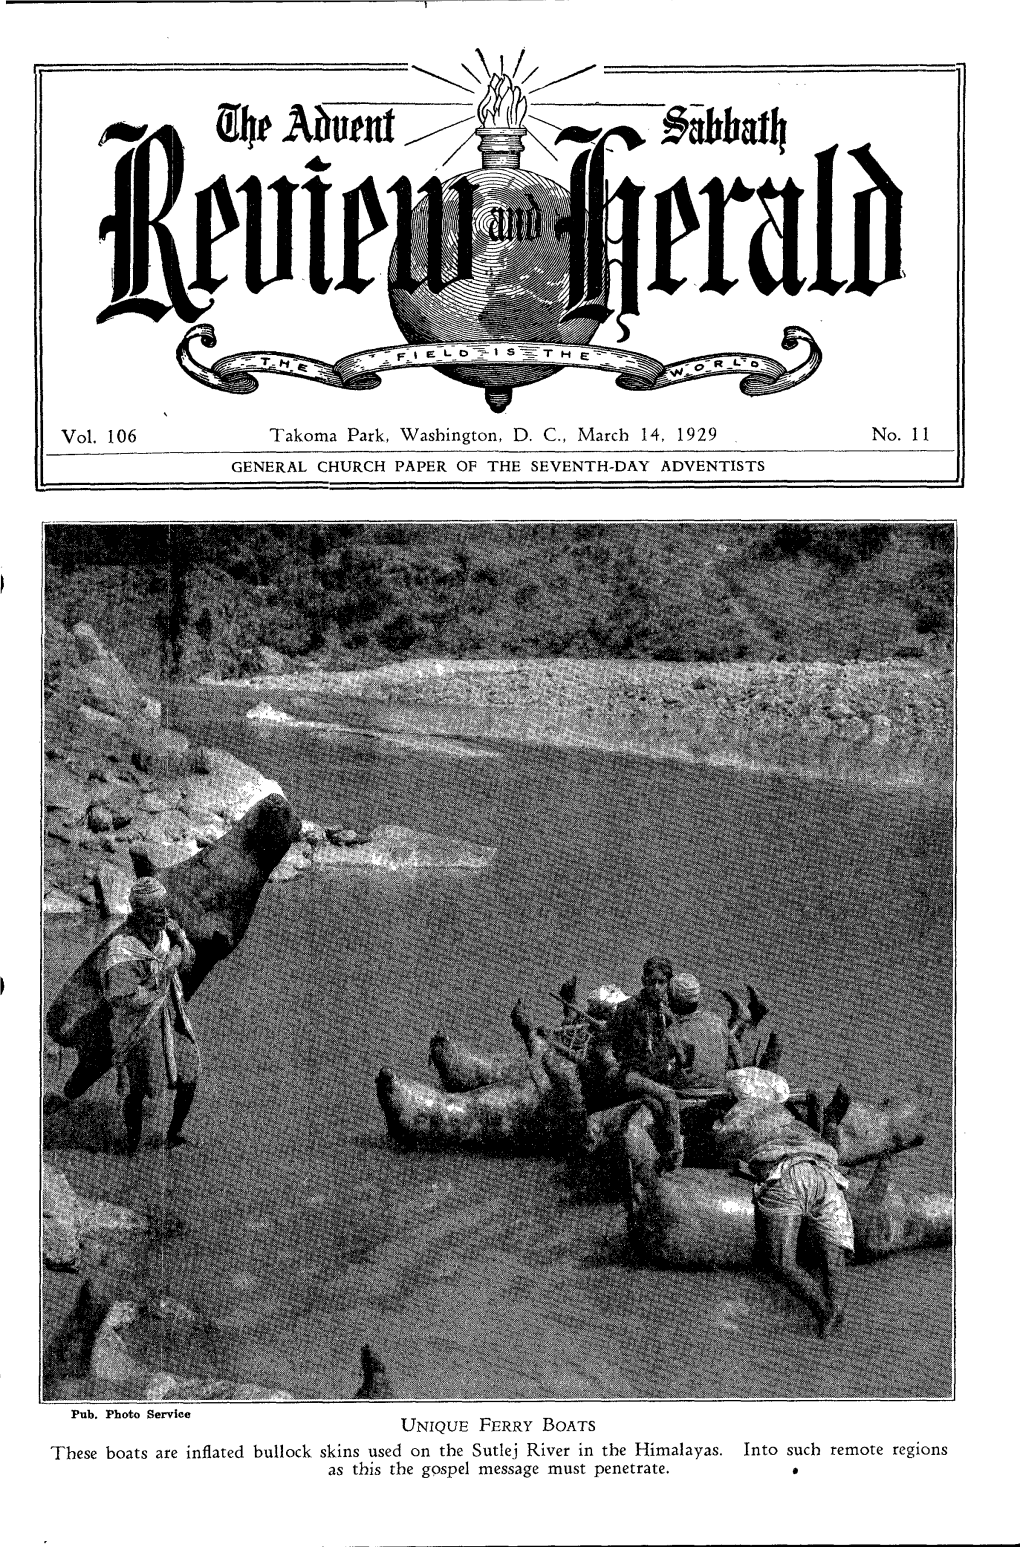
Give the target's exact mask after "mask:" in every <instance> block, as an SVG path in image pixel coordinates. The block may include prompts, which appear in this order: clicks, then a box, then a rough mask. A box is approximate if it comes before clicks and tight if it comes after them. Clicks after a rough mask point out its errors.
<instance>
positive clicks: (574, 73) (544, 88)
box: [531, 64, 598, 96]
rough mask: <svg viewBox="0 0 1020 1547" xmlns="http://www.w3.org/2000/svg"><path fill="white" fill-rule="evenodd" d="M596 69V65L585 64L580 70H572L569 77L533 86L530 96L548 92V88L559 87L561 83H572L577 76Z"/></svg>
mask: <svg viewBox="0 0 1020 1547" xmlns="http://www.w3.org/2000/svg"><path fill="white" fill-rule="evenodd" d="M597 69H598V65H594V64H586V65H585V66H584V67H583V68H582V69H580V70H572V71H571V72H570V74H569V75H558V76H557V77H556V79H555V80H554V81H546V83H545V85H544V86H533V87H532V88H531V95H532V96H534V95H535V94H536V92H539V91H548V90H549V87H550V86H559V85H561V84H562V82H563V81H572V80H574V78H575V77H576V76H578V75H587V74H588V71H589V70H597ZM532 73H534V72H532Z"/></svg>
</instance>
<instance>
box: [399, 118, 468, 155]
mask: <svg viewBox="0 0 1020 1547" xmlns="http://www.w3.org/2000/svg"><path fill="white" fill-rule="evenodd" d="M470 123H474V119H473V118H456V119H454V121H453V123H452V124H443V125H442V126H441V127H440V128H438V129H430V130H429V132H428V134H419V135H418V136H417V137H416V138H415V139H413V140H405V141H404V143H405V145H420V144H421V142H422V140H431V138H432V136H433V135H434V134H445V133H446V131H447V129H458V128H459V127H460V126H461V125H462V124H470ZM464 144H465V145H466V144H467V140H465V141H464ZM459 148H460V147H459V146H458V149H459ZM456 154H457V151H454V155H456ZM443 165H444V166H445V165H446V162H445V161H444V162H443Z"/></svg>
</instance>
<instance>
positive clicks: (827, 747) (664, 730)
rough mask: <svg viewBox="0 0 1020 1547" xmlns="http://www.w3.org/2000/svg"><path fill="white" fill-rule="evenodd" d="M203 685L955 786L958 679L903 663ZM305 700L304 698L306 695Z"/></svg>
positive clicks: (434, 719) (683, 666)
mask: <svg viewBox="0 0 1020 1547" xmlns="http://www.w3.org/2000/svg"><path fill="white" fill-rule="evenodd" d="M197 686H199V687H202V688H206V689H216V690H222V689H233V690H235V691H239V692H249V693H256V694H264V693H274V694H281V695H286V696H287V698H288V700H289V701H290V702H291V703H292V704H293V705H294V707H295V708H297V709H298V710H301V709H302V708H303V709H304V710H305V711H307V710H308V709H310V708H313V709H314V707H315V704H314V703H313V702H312V701H313V700H321V699H322V698H330V699H333V700H334V701H339V702H345V703H349V704H359V705H361V706H362V708H363V710H364V711H365V712H367V713H370V714H371V716H372V724H373V725H374V726H375V727H377V728H382V729H386V730H388V731H392V732H398V733H399V732H401V731H403V732H406V733H408V734H419V735H420V734H423V733H424V734H427V735H430V736H444V735H445V736H449V737H457V736H459V737H476V738H479V739H483V740H486V741H505V742H509V743H516V744H529V745H542V746H551V747H562V748H570V749H574V750H591V751H600V752H614V751H615V752H627V753H632V754H636V755H644V756H652V757H659V758H663V759H668V760H673V761H679V762H686V763H693V764H698V765H703V766H707V767H724V768H725V767H729V768H736V769H742V770H744V771H755V772H766V773H785V774H790V775H794V776H799V777H806V778H822V779H832V780H835V781H837V782H850V783H858V784H865V785H868V786H871V787H873V788H884V789H905V788H918V787H925V788H928V789H935V790H939V791H942V792H949V791H951V789H952V784H953V769H954V749H953V726H954V674H953V669H952V667H951V666H950V665H948V664H947V665H933V664H931V663H929V662H923V663H922V662H918V663H912V662H911V663H908V662H903V661H898V660H885V661H852V662H827V661H821V662H799V661H798V662H779V661H761V662H758V661H756V662H740V663H726V664H715V663H691V662H684V663H675V664H674V663H668V662H658V661H629V660H575V659H563V658H556V659H551V660H516V659H515V660H469V661H461V660H449V659H434V660H420V661H404V662H395V663H392V664H390V665H387V666H379V667H373V668H366V669H354V670H351V671H324V670H315V669H310V670H305V671H299V672H293V673H273V674H262V675H258V676H254V677H249V678H231V679H218V678H208V677H207V678H203V679H201V680H200V682H199V683H198V684H197ZM303 696H305V702H304V704H303V703H302V698H303Z"/></svg>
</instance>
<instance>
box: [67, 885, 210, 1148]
mask: <svg viewBox="0 0 1020 1547" xmlns="http://www.w3.org/2000/svg"><path fill="white" fill-rule="evenodd" d="M129 904H130V912H129V914H128V917H127V921H126V923H125V925H124V928H123V929H121V930H118V931H117V933H116V934H115V935H113V936H112V938H111V939H110V941H109V944H108V945H107V946H106V947H105V949H104V950H103V951H102V953H101V954H100V957H99V960H98V962H97V970H98V974H99V982H100V985H101V988H102V994H103V998H104V999H105V1000H106V1002H107V1004H108V1005H109V1006H110V1025H109V1032H108V1034H104V1035H103V1036H102V1037H100V1038H98V1039H97V1040H96V1042H95V1044H94V1045H92V1046H89V1047H86V1048H82V1049H80V1050H79V1055H78V1065H77V1068H76V1069H75V1070H74V1072H73V1073H72V1075H71V1077H70V1079H69V1080H68V1081H67V1084H66V1085H65V1087H64V1094H63V1096H62V1097H57V1098H55V1099H51V1100H50V1104H49V1110H50V1111H54V1110H59V1109H60V1107H61V1106H65V1105H66V1104H67V1103H68V1102H70V1101H73V1100H74V1099H75V1098H76V1097H77V1096H81V1095H83V1094H84V1092H85V1091H86V1090H88V1089H89V1087H90V1086H92V1085H94V1084H95V1082H96V1081H97V1080H99V1079H101V1078H102V1076H103V1075H104V1074H105V1073H106V1071H107V1070H108V1069H110V1068H111V1067H112V1068H115V1069H116V1070H117V1083H118V1088H120V1087H121V1085H122V1084H123V1081H124V1079H125V1078H126V1080H127V1096H126V1097H125V1100H124V1128H125V1143H124V1148H125V1150H126V1152H127V1153H128V1154H129V1155H133V1154H134V1153H135V1152H136V1150H137V1149H138V1146H139V1144H140V1143H141V1138H142V1117H143V1112H144V1104H145V1101H146V1099H147V1098H149V1097H152V1096H155V1094H156V1091H157V1089H158V1088H159V1078H160V1075H161V1074H162V1075H163V1076H165V1079H166V1084H167V1086H168V1088H169V1089H170V1090H172V1091H173V1092H174V1108H173V1114H172V1116H171V1119H170V1127H169V1129H168V1131H167V1136H166V1144H167V1148H168V1149H170V1148H173V1147H174V1146H175V1145H177V1144H183V1143H184V1139H183V1138H182V1136H181V1129H182V1128H183V1127H184V1122H185V1119H186V1118H187V1116H188V1113H189V1112H190V1110H191V1104H192V1102H193V1101H194V1099H195V1090H196V1087H197V1084H198V1074H199V1069H200V1067H201V1060H200V1057H199V1052H198V1047H197V1044H196V1042H195V1038H194V1033H193V1031H192V1029H191V1024H190V1022H189V1020H188V1016H187V1011H186V1010H185V1008H184V996H183V993H182V992H181V982H180V978H179V976H178V972H179V971H180V970H181V969H183V970H184V971H185V972H187V971H188V969H189V968H190V967H191V966H192V964H193V963H194V960H195V952H194V949H193V947H192V945H191V942H190V941H189V940H188V937H187V936H186V935H185V933H184V930H183V929H182V928H181V927H180V925H179V924H177V923H175V922H174V921H173V920H172V919H170V918H169V917H168V915H167V891H166V887H165V886H164V885H163V883H162V882H161V881H158V880H157V879H156V878H155V877H154V876H146V877H145V879H144V880H141V881H137V882H136V883H135V885H134V886H133V887H132V888H131V892H130V894H129ZM175 1019H176V1021H177V1027H178V1031H179V1033H180V1035H179V1036H176V1037H175V1035H174V1022H175Z"/></svg>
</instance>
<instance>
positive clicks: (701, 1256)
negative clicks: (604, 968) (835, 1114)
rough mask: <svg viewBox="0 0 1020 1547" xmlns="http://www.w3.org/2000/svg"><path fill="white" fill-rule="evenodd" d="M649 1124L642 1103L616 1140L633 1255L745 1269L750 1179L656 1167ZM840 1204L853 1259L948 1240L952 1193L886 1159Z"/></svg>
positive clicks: (750, 1245) (664, 1262) (752, 1246)
mask: <svg viewBox="0 0 1020 1547" xmlns="http://www.w3.org/2000/svg"><path fill="white" fill-rule="evenodd" d="M650 1128H651V1118H650V1114H649V1113H648V1112H647V1110H646V1109H643V1108H642V1109H641V1110H639V1111H638V1112H636V1113H635V1114H634V1116H633V1117H632V1118H631V1120H630V1122H629V1123H628V1125H627V1128H626V1131H625V1133H624V1139H623V1143H624V1148H625V1153H626V1156H627V1161H628V1163H629V1176H630V1186H629V1196H628V1198H627V1220H628V1230H629V1235H630V1240H631V1245H632V1247H633V1248H634V1250H635V1252H636V1254H637V1255H638V1256H639V1257H640V1258H641V1259H642V1260H643V1261H645V1262H649V1263H653V1264H655V1265H657V1266H660V1267H667V1268H708V1267H750V1266H751V1265H752V1263H753V1262H754V1260H755V1256H756V1245H757V1237H756V1227H755V1213H754V1193H753V1187H752V1184H751V1183H750V1182H749V1181H745V1180H744V1179H743V1178H742V1177H737V1176H731V1175H730V1174H729V1173H728V1172H726V1171H701V1170H694V1169H688V1168H685V1167H679V1168H677V1169H676V1170H674V1171H671V1172H665V1173H663V1172H660V1170H659V1157H658V1152H657V1150H656V1147H655V1143H654V1140H653V1138H652V1135H651V1131H650ZM847 1203H848V1205H849V1209H850V1215H851V1218H852V1219H853V1223H854V1236H855V1241H856V1246H855V1256H856V1258H857V1260H858V1261H859V1262H871V1261H875V1260H876V1259H878V1258H881V1257H888V1256H891V1255H892V1254H893V1253H895V1252H904V1251H913V1250H915V1249H917V1248H919V1247H923V1246H946V1245H949V1244H950V1242H951V1241H952V1237H953V1202H952V1198H951V1197H950V1196H949V1195H948V1194H946V1193H928V1192H922V1191H919V1190H918V1189H916V1188H913V1187H911V1186H910V1185H909V1183H907V1182H906V1181H903V1180H901V1178H900V1177H899V1176H898V1175H897V1171H896V1166H895V1162H894V1161H892V1159H891V1158H889V1157H886V1158H885V1159H883V1160H882V1161H881V1162H880V1163H879V1165H878V1166H877V1168H876V1170H875V1174H874V1176H873V1177H872V1178H871V1180H870V1181H867V1182H865V1181H862V1180H858V1179H857V1178H856V1177H851V1178H850V1186H849V1188H848V1190H847Z"/></svg>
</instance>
